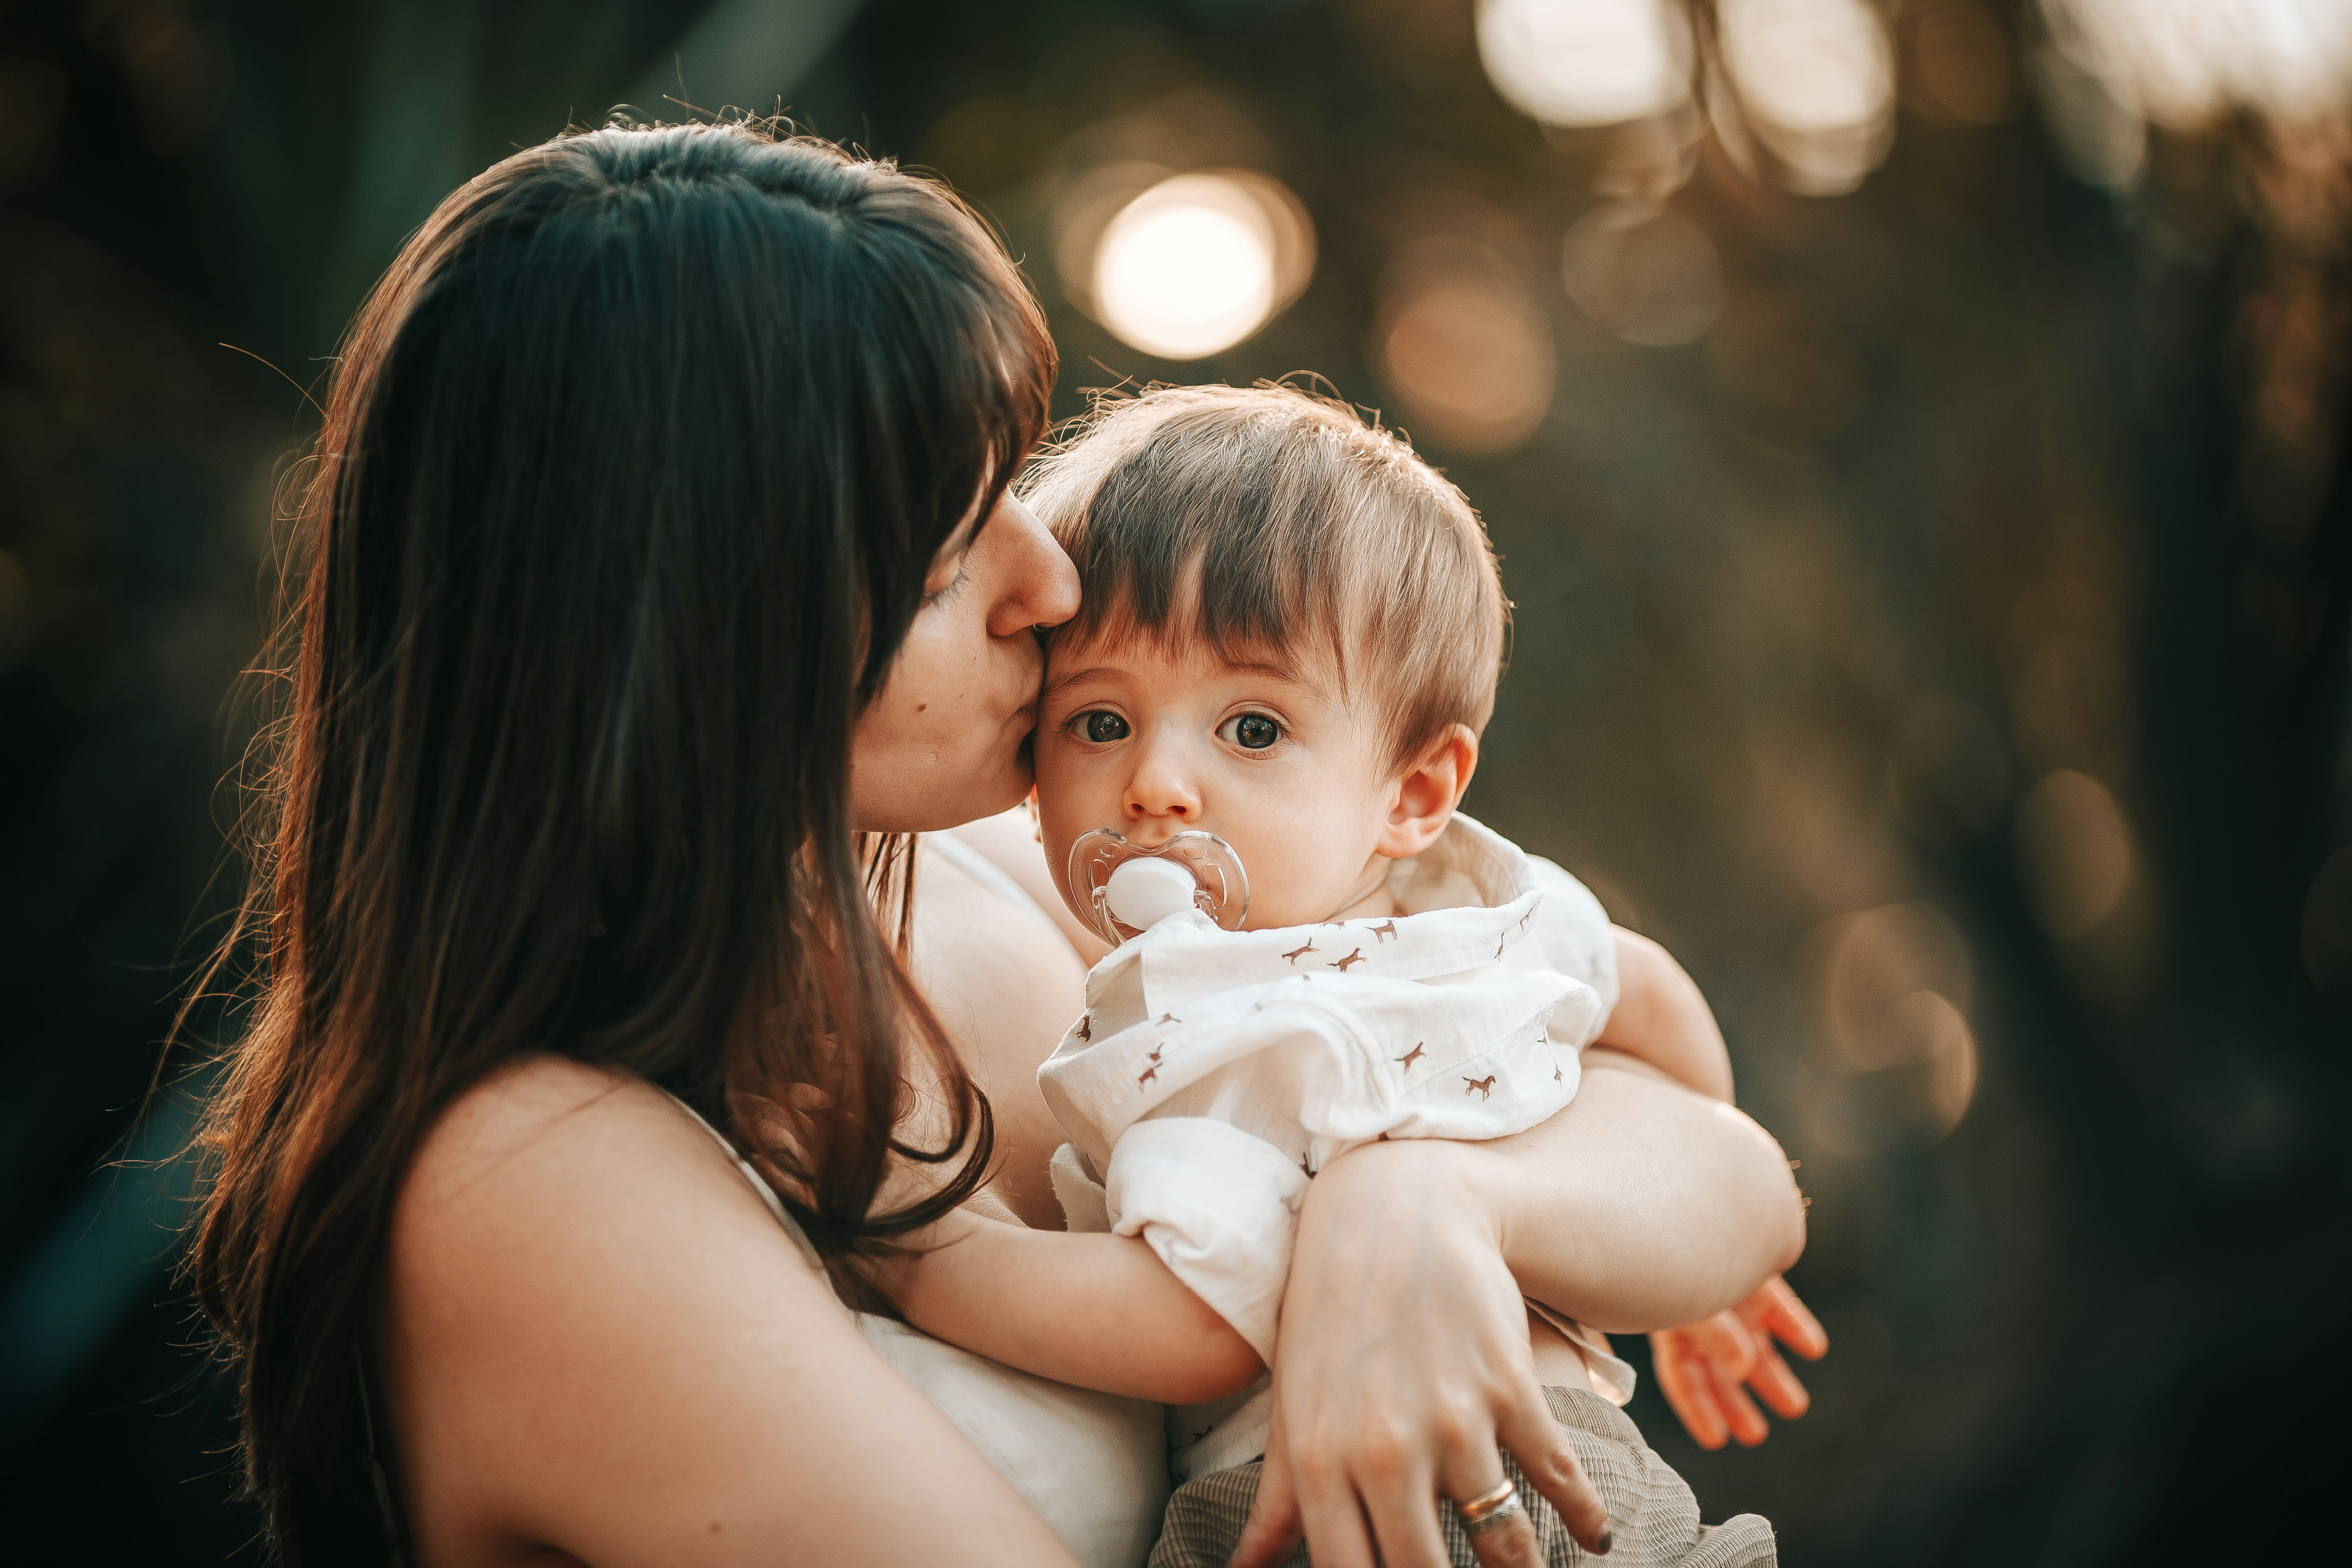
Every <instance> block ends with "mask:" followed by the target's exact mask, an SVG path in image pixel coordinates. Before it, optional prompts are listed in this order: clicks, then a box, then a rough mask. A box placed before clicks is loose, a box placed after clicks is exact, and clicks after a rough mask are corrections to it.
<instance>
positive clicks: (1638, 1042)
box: [1592, 926, 1731, 1103]
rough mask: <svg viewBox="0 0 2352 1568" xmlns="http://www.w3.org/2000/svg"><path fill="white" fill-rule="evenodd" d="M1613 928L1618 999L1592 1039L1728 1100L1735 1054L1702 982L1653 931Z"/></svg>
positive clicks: (1700, 1091) (1689, 1085)
mask: <svg viewBox="0 0 2352 1568" xmlns="http://www.w3.org/2000/svg"><path fill="white" fill-rule="evenodd" d="M1610 934H1611V935H1612V937H1613V938H1615V940H1616V947H1617V984H1618V992H1617V1005H1616V1007H1615V1008H1614V1009H1613V1010H1612V1011H1611V1013H1610V1015H1609V1022H1608V1023H1607V1024H1606V1025H1605V1026H1602V1028H1601V1034H1600V1036H1599V1037H1597V1038H1596V1039H1594V1040H1593V1042H1592V1043H1593V1044H1594V1045H1596V1046H1601V1047H1606V1048H1608V1049H1610V1050H1613V1051H1622V1052H1623V1053H1624V1054H1625V1055H1627V1056H1629V1057H1633V1058H1636V1059H1638V1060H1641V1061H1644V1062H1647V1063H1648V1064H1649V1065H1650V1066H1652V1067H1654V1068H1657V1069H1658V1070H1659V1071H1660V1072H1663V1073H1664V1074H1665V1075H1666V1076H1667V1077H1668V1078H1670V1079H1674V1080H1675V1082H1676V1083H1679V1084H1681V1085H1683V1086H1684V1087H1685V1088H1686V1089H1696V1090H1697V1091H1698V1092H1699V1093H1701V1094H1704V1095H1706V1096H1707V1097H1708V1098H1709V1099H1712V1100H1723V1101H1725V1102H1727V1103H1728V1102H1729V1101H1730V1100H1731V1054H1730V1053H1729V1052H1728V1051H1727V1050H1726V1049H1725V1048H1724V1044H1723V1031H1722V1030H1721V1029H1720V1028H1718V1027H1717V1026H1716V1022H1715V1014H1714V1012H1713V1010H1712V1009H1710V1008H1709V1007H1708V1006H1707V1005H1706V997H1704V996H1702V995H1700V994H1699V989H1698V985H1697V984H1696V982H1694V981H1693V980H1692V979H1691V977H1690V976H1689V975H1688V974H1687V973H1684V970H1683V966H1682V965H1681V964H1679V963H1675V958H1674V954H1672V953H1670V952H1667V951H1666V950H1665V949H1664V948H1663V947H1660V946H1659V945H1658V944H1657V943H1656V942H1652V941H1651V940H1650V939H1649V938H1648V937H1645V936H1641V935H1638V934H1636V933H1635V932H1633V931H1627V930H1626V929H1625V928H1624V927H1622V926H1612V927H1611V928H1610Z"/></svg>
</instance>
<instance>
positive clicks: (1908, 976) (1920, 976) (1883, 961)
mask: <svg viewBox="0 0 2352 1568" xmlns="http://www.w3.org/2000/svg"><path fill="white" fill-rule="evenodd" d="M1805 948H1806V952H1807V957H1806V959H1805V961H1804V966H1805V967H1806V968H1808V969H1810V970H1811V971H1812V973H1813V974H1814V984H1815V988H1816V1001H1817V1005H1818V1011H1819V1016H1820V1018H1821V1023H1822V1037H1823V1040H1824V1041H1825V1043H1826V1044H1827V1045H1828V1046H1829V1047H1830V1059H1831V1060H1832V1063H1833V1064H1834V1067H1835V1069H1836V1071H1837V1073H1839V1074H1843V1075H1846V1076H1847V1077H1850V1078H1853V1079H1868V1080H1870V1082H1869V1089H1870V1092H1868V1093H1847V1092H1846V1091H1845V1090H1843V1089H1835V1088H1832V1089H1830V1090H1829V1092H1832V1093H1835V1094H1837V1095H1838V1096H1839V1098H1840V1100H1841V1101H1842V1102H1843V1111H1842V1113H1838V1114H1836V1115H1835V1116H1834V1118H1833V1119H1834V1121H1839V1122H1843V1123H1847V1124H1853V1123H1867V1124H1874V1125H1868V1126H1862V1127H1856V1128H1854V1131H1865V1132H1868V1133H1871V1134H1874V1135H1876V1134H1891V1135H1894V1136H1895V1137H1897V1138H1900V1139H1904V1140H1916V1138H1917V1137H1918V1136H1919V1135H1920V1134H1921V1133H1923V1132H1924V1133H1925V1134H1926V1135H1927V1138H1928V1139H1929V1141H1931V1142H1932V1141H1933V1140H1934V1139H1937V1138H1940V1137H1942V1136H1943V1135H1944V1134H1945V1133H1946V1132H1948V1131H1950V1130H1951V1129H1952V1127H1953V1126H1954V1124H1956V1123H1957V1122H1958V1121H1959V1120H1960V1118H1961V1117H1962V1116H1963V1115H1965V1114H1966V1113H1967V1111H1968V1109H1969V1102H1970V1101H1971V1100H1973V1099H1974V1098H1975V1095H1976V1086H1977V1078H1978V1070H1979V1068H1978V1051H1977V1038H1976V1031H1975V1030H1974V1029H1973V1028H1971V1027H1970V1026H1969V1018H1968V1008H1969V996H1970V993H1971V991H1972V989H1973V984H1974V965H1973V963H1971V961H1970V959H1969V950H1968V944H1967V943H1966V942H1964V941H1963V940H1962V939H1961V937H1960V934H1959V932H1958V931H1956V930H1955V929H1953V926H1952V923H1951V921H1948V920H1947V919H1946V918H1945V917H1944V915H1943V914H1942V913H1941V912H1940V911H1939V910H1937V909H1935V908H1934V907H1933V906H1932V905H1928V904H1925V903H1904V904H1885V905H1881V906H1879V907H1878V908H1875V909H1869V910H1858V911H1856V912H1854V913H1853V914H1847V915H1841V916H1839V917H1837V918H1836V919H1835V920H1832V921H1827V922H1825V923H1824V924H1823V925H1822V927H1821V928H1820V929H1819V930H1818V931H1815V932H1814V933H1813V935H1812V936H1811V938H1809V939H1808V940H1807V942H1806V943H1805ZM1851 1087H1853V1088H1856V1089H1859V1088H1860V1087H1861V1085H1859V1084H1856V1085H1853V1086H1851Z"/></svg>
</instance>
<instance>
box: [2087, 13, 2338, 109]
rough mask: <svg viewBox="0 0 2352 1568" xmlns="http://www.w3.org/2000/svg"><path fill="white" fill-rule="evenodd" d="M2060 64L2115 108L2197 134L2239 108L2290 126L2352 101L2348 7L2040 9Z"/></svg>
mask: <svg viewBox="0 0 2352 1568" xmlns="http://www.w3.org/2000/svg"><path fill="white" fill-rule="evenodd" d="M2042 13H2043V16H2045V17H2046V19H2047V20H2048V22H2049V25H2050V37H2051V40H2052V42H2053V45H2054V46H2055V47H2056V48H2057V50H2058V51H2059V53H2060V54H2061V55H2063V57H2064V58H2065V59H2066V60H2067V61H2068V62H2069V63H2071V64H2073V65H2074V66H2075V67H2077V68H2080V69H2082V70H2084V71H2086V72H2088V73H2090V74H2091V75H2093V76H2095V77H2096V78H2097V79H2098V80H2099V82H2100V84H2101V85H2102V87H2104V88H2105V90H2106V91H2107V93H2108V94H2109V95H2110V96H2112V97H2113V98H2114V99H2115V100H2116V102H2117V103H2118V104H2119V105H2121V106H2122V107H2124V108H2125V109H2126V110H2134V111H2137V113H2139V114H2141V115H2144V116H2145V117H2146V118H2147V119H2149V120H2152V121H2156V122H2158V124H2162V125H2171V126H2179V127H2185V128H2193V127H2196V126H2200V125H2204V124H2208V123H2210V122H2211V121H2213V120H2215V119H2216V118H2218V117H2219V116H2220V115H2221V114H2223V113H2225V112H2226V111H2228V110H2231V109H2232V108H2244V109H2251V110H2256V111H2257V112H2260V113H2264V114H2269V115H2272V116H2273V117H2275V118H2279V119H2284V120H2304V119H2309V118H2312V117H2315V116H2319V115H2326V114H2331V113H2339V112H2341V111H2342V110H2343V109H2344V107H2345V105H2346V103H2347V99H2352V5H2345V4H2344V3H2343V0H2042Z"/></svg>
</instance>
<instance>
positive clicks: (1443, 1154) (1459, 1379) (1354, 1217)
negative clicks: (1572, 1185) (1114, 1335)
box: [1234, 1139, 1609, 1568]
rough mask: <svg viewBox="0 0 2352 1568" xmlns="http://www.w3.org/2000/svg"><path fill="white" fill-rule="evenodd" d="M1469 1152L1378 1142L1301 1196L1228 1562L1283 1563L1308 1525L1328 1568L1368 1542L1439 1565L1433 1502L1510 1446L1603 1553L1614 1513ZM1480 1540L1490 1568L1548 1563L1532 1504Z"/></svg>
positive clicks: (1368, 1566)
mask: <svg viewBox="0 0 2352 1568" xmlns="http://www.w3.org/2000/svg"><path fill="white" fill-rule="evenodd" d="M1475 1157H1476V1151H1475V1149H1472V1148H1470V1147H1469V1146H1465V1145H1463V1144H1459V1143H1453V1142H1444V1141H1440V1140H1435V1139H1430V1140H1422V1139H1414V1140H1411V1141H1400V1142H1391V1143H1376V1144H1373V1145H1370V1146H1369V1147H1366V1148H1361V1149H1358V1150H1355V1151H1353V1152H1350V1153H1348V1154H1346V1155H1343V1156H1342V1157H1340V1158H1339V1159H1338V1160H1335V1161H1333V1162H1332V1163H1330V1164H1329V1165H1328V1166H1326V1167H1325V1168H1324V1169H1323V1170H1322V1172H1321V1173H1318V1175H1317V1176H1316V1179H1315V1183H1314V1184H1313V1185H1312V1186H1311V1187H1310V1188H1309V1189H1308V1190H1307V1202H1306V1206H1305V1208H1304V1209H1303V1210H1302V1212H1301V1213H1300V1215H1299V1225H1298V1237H1297V1244H1296V1247H1295V1249H1294V1251H1293V1253H1292V1258H1291V1266H1290V1282H1289V1285H1288V1287H1287V1289H1286V1291H1285V1294H1284V1297H1283V1309H1282V1325H1283V1332H1282V1339H1281V1342H1280V1343H1279V1344H1278V1345H1277V1346H1276V1355H1275V1368H1274V1392H1275V1414H1274V1430H1273V1435H1272V1436H1271V1438H1270V1439H1269V1443H1268V1447H1267V1451H1266V1458H1265V1472H1264V1476H1263V1478H1262V1479H1261V1481H1260V1483H1259V1487H1258V1493H1257V1500H1256V1502H1255V1505H1254V1506H1253V1507H1252V1509H1251V1510H1250V1519H1249V1522H1248V1524H1247V1525H1246V1527H1245V1528H1244V1531H1243V1532H1242V1542H1241V1546H1240V1548H1239V1550H1238V1551H1237V1552H1235V1553H1234V1564H1235V1565H1236V1568H1250V1565H1256V1564H1270V1563H1278V1562H1281V1561H1282V1560H1283V1559H1284V1558H1285V1557H1286V1556H1287V1555H1288V1553H1289V1552H1290V1549H1291V1548H1292V1547H1293V1546H1294V1545H1295V1544H1296V1543H1297V1541H1298V1538H1299V1535H1300V1532H1301V1531H1302V1530H1303V1531H1305V1533H1306V1535H1307V1538H1308V1540H1309V1542H1311V1544H1312V1546H1313V1549H1314V1554H1315V1561H1316V1563H1317V1564H1318V1568H1372V1564H1373V1563H1374V1562H1375V1557H1374V1552H1375V1550H1376V1549H1377V1551H1378V1553H1379V1557H1378V1561H1379V1562H1381V1563H1386V1564H1387V1565H1388V1568H1444V1564H1445V1563H1446V1561H1447V1558H1446V1552H1445V1548H1444V1542H1443V1539H1442V1537H1441V1535H1440V1533H1439V1528H1438V1515H1437V1507H1438V1504H1439V1500H1441V1499H1444V1500H1452V1501H1465V1500H1469V1499H1472V1498H1475V1497H1478V1496H1480V1495H1481V1494H1483V1493H1486V1492H1488V1491H1491V1490H1492V1489H1494V1488H1495V1487H1496V1485H1498V1484H1499V1483H1500V1482H1501V1481H1502V1480H1503V1479H1504V1471H1503V1464H1502V1458H1501V1455H1502V1451H1503V1450H1506V1449H1507V1450H1508V1451H1509V1452H1510V1453H1511V1455H1512V1457H1513V1458H1516V1459H1517V1461H1518V1463H1519V1466H1520V1468H1521V1469H1522V1470H1523V1471H1524V1472H1525V1473H1526V1474H1527V1476H1528V1479H1529V1480H1530V1481H1531V1482H1532V1483H1533V1484H1534V1486H1535V1487H1536V1488H1537V1489H1538V1490H1540V1491H1541V1492H1542V1493H1543V1494H1544V1496H1546V1497H1547V1498H1549V1499H1550V1500H1551V1503H1552V1506H1553V1507H1554V1508H1556V1509H1558V1510H1559V1515H1560V1518H1561V1521H1563V1522H1564V1523H1565V1524H1566V1525H1567V1526H1568V1529H1569V1532H1570V1534H1571V1535H1573V1536H1575V1538H1576V1539H1577V1541H1578V1542H1580V1543H1581V1544H1582V1545H1583V1546H1584V1547H1585V1548H1586V1549H1587V1550H1588V1551H1593V1552H1605V1551H1607V1550H1608V1544H1609V1534H1608V1531H1609V1517H1608V1513H1607V1510H1605V1509H1603V1508H1602V1506H1601V1499H1600V1496H1599V1494H1598V1493H1597V1492H1595V1491H1594V1489H1593V1488H1592V1485H1591V1482H1590V1481H1589V1480H1588V1479H1586V1478H1585V1476H1584V1473H1583V1471H1582V1470H1581V1469H1580V1468H1579V1466H1578V1464H1577V1460H1576V1455H1575V1451H1574V1450H1573V1449H1572V1448H1571V1447H1570V1445H1569V1442H1568V1439H1567V1436H1566V1435H1565V1434H1564V1433H1563V1432H1562V1431H1561V1429H1560V1427H1559V1423H1558V1422H1556V1421H1554V1420H1553V1419H1552V1415H1551V1411H1550V1408H1549V1405H1546V1404H1545V1402H1544V1396H1543V1391H1542V1389H1541V1387H1540V1386H1539V1385H1538V1384H1537V1382H1536V1376H1535V1366H1534V1360H1533V1356H1532V1353H1531V1352H1530V1351H1529V1349H1528V1319H1527V1310H1526V1307H1525V1305H1524V1302H1523V1300H1522V1299H1521V1296H1520V1293H1519V1287H1518V1284H1517V1281H1516V1280H1515V1279H1513V1278H1512V1275H1511V1271H1510V1269H1509V1268H1508V1267H1507V1266H1506V1265H1505V1263H1504V1261H1503V1254H1502V1247H1501V1242H1500V1237H1499V1236H1498V1234H1497V1231H1496V1225H1495V1221H1494V1218H1493V1206H1494V1205H1493V1204H1492V1202H1491V1200H1489V1199H1488V1198H1487V1197H1486V1195H1485V1194H1481V1193H1479V1192H1477V1191H1476V1190H1475V1187H1474V1184H1473V1182H1472V1180H1471V1177H1470V1173H1471V1169H1472V1166H1471V1161H1472V1160H1473V1159H1475ZM1529 1501H1532V1500H1529ZM1473 1540H1474V1542H1475V1546H1476V1548H1477V1551H1478V1556H1479V1560H1480V1561H1481V1562H1482V1563H1486V1564H1488V1565H1490V1568H1503V1565H1504V1564H1521V1563H1524V1564H1530V1565H1533V1564H1537V1563H1540V1562H1541V1561H1542V1558H1541V1555H1540V1553H1539V1552H1538V1550H1537V1546H1536V1537H1535V1531H1534V1527H1533V1526H1532V1525H1531V1524H1530V1523H1529V1522H1528V1520H1527V1518H1526V1517H1525V1516H1524V1515H1522V1516H1521V1517H1520V1518H1519V1519H1518V1520H1517V1521H1515V1522H1513V1523H1511V1524H1509V1525H1506V1526H1503V1527H1501V1528H1497V1529H1495V1530H1492V1531H1487V1532H1486V1533H1485V1534H1483V1535H1480V1536H1476V1537H1474V1538H1473Z"/></svg>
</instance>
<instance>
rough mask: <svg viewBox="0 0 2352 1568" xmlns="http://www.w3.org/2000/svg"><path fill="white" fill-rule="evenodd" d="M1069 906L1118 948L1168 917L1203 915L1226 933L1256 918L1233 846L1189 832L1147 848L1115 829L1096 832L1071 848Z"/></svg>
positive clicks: (1209, 835)
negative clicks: (1193, 912) (1185, 913)
mask: <svg viewBox="0 0 2352 1568" xmlns="http://www.w3.org/2000/svg"><path fill="white" fill-rule="evenodd" d="M1069 889H1070V902H1071V905H1072V907H1073V908H1074V909H1075V910H1076V912H1077V914H1078V915H1079V916H1080V917H1081V918H1082V919H1084V920H1085V921H1087V923H1088V924H1090V925H1092V926H1093V927H1094V928H1095V930H1096V931H1098V932H1100V933H1101V934H1102V936H1103V938H1104V939H1105V940H1106V941H1108V942H1125V941H1126V940H1127V939H1128V938H1129V937H1131V936H1135V935H1138V934H1139V933H1140V932H1142V931H1148V930H1150V928H1151V927H1153V926H1155V925H1157V924H1159V923H1160V921H1163V920H1166V919H1167V918H1168V917H1169V916H1171V915H1174V914H1181V913H1182V912H1183V911H1184V910H1188V909H1196V910H1200V911H1201V912H1202V914H1205V915H1207V916H1208V917H1209V919H1210V920H1212V921H1214V922H1216V924H1218V925H1219V926H1221V927H1223V929H1225V930H1226V931H1238V930H1239V929H1241V923H1242V921H1243V920H1244V918H1245V917H1246V916H1247V915H1248V913H1249V877H1248V874H1247V873H1246V872H1244V870H1243V869H1242V858H1241V856H1240V855H1238V854H1237V853H1235V852H1234V847H1233V846H1232V845H1230V844H1228V843H1226V842H1225V841H1224V840H1223V839H1222V838H1220V837H1217V836H1216V835H1215V834H1213V833H1207V832H1203V831H1202V830H1201V829H1199V828H1188V829H1187V830H1185V831H1184V832H1182V833H1179V834H1177V835H1176V836H1175V837H1171V838H1170V839H1169V840H1168V842H1167V843H1165V844H1161V845H1158V846H1155V847H1150V848H1145V847H1142V846H1141V845H1139V844H1135V843H1133V842H1131V841H1130V840H1129V838H1128V837H1126V836H1125V835H1124V834H1121V833H1119V832H1118V831H1116V830H1115V829H1112V828H1108V827H1097V828H1094V829H1092V830H1091V831H1089V832H1087V833H1082V834H1080V835H1079V836H1078V839H1077V842H1076V843H1075V844H1073V845H1071V846H1070V864H1069Z"/></svg>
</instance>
